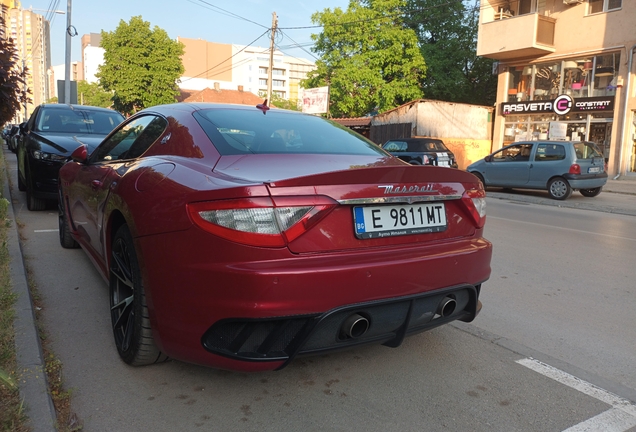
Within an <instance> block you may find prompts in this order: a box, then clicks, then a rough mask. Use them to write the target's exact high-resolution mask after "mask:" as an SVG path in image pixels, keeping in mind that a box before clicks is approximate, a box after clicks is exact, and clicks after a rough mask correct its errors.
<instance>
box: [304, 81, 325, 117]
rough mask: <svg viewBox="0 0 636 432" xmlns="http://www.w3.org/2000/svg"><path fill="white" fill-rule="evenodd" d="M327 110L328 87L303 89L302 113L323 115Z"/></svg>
mask: <svg viewBox="0 0 636 432" xmlns="http://www.w3.org/2000/svg"><path fill="white" fill-rule="evenodd" d="M328 110H329V87H316V88H312V89H303V93H302V111H303V112H304V113H309V114H325V113H326V112H327V111H328Z"/></svg>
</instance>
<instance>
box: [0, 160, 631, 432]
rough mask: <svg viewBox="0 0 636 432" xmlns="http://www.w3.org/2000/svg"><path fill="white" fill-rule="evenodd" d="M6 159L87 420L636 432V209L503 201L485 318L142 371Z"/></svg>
mask: <svg viewBox="0 0 636 432" xmlns="http://www.w3.org/2000/svg"><path fill="white" fill-rule="evenodd" d="M5 158H6V160H7V162H9V166H8V173H9V175H10V176H12V178H13V179H14V181H13V187H14V188H12V191H11V192H12V196H13V199H12V202H13V206H14V211H15V215H16V219H17V221H18V223H19V226H20V227H21V228H20V231H21V236H22V238H23V243H22V250H23V253H24V259H25V262H26V264H27V266H28V267H29V268H30V269H31V271H32V276H33V280H34V281H35V283H36V284H37V286H38V290H39V292H40V295H41V297H42V304H43V311H42V312H43V327H44V328H45V329H46V331H47V333H48V335H49V343H50V345H51V347H52V348H53V350H54V352H55V353H56V354H57V356H58V357H59V358H60V359H61V361H62V363H63V365H64V381H65V383H66V386H67V388H68V389H71V390H72V392H73V399H72V408H73V410H74V412H75V413H76V414H77V416H78V417H79V419H80V420H81V421H82V422H83V425H84V430H86V431H145V430H155V431H177V430H179V431H199V430H206V431H217V430H218V431H233V430H236V431H252V430H253V431H256V430H258V431H280V430H289V431H301V430H302V431H439V430H448V431H468V430H470V431H562V430H568V428H574V429H570V430H599V431H601V430H602V431H606V430H616V431H626V430H631V431H636V405H634V404H633V403H631V402H630V400H631V401H634V400H636V374H635V370H636V368H634V367H633V366H632V367H630V363H631V364H632V365H633V359H634V358H635V357H636V356H635V355H636V348H635V347H634V343H633V341H635V340H636V337H635V336H636V333H635V330H634V326H633V323H634V319H633V312H632V311H633V310H635V306H636V301H635V298H636V296H635V295H634V294H635V293H634V290H635V289H634V283H633V281H634V280H636V278H635V277H634V276H636V266H634V262H635V261H634V258H633V257H634V255H635V253H636V217H633V216H622V215H616V214H609V213H604V212H594V211H587V210H580V209H570V208H563V207H548V206H544V205H537V204H532V203H519V202H515V201H511V200H509V199H497V198H488V215H489V216H488V222H487V229H486V236H487V238H489V239H490V240H491V241H492V242H493V244H494V247H495V249H494V251H495V255H494V259H493V274H492V278H491V280H490V281H489V282H487V283H486V284H484V287H483V291H482V293H483V294H482V301H483V303H484V309H483V310H482V313H481V314H480V316H479V317H478V318H477V319H476V320H475V322H474V323H472V324H463V323H461V324H459V323H458V324H457V325H449V326H445V327H442V328H438V329H435V330H433V331H430V332H427V333H423V334H420V335H417V336H413V337H411V338H408V339H407V340H406V341H405V343H404V344H403V345H402V346H401V347H399V348H397V349H390V348H386V347H382V346H369V347H364V348H360V349H356V350H353V351H346V352H340V353H335V354H329V355H325V356H320V357H312V358H305V359H298V360H296V361H294V362H292V364H291V365H290V366H289V367H287V368H286V369H284V370H282V371H279V372H269V373H257V374H243V373H234V372H225V371H218V370H213V369H207V368H202V367H198V366H194V365H189V364H185V363H181V362H177V361H172V362H168V363H165V364H162V365H155V366H151V367H143V368H132V367H129V366H127V365H125V364H124V363H122V362H121V361H120V360H119V358H118V356H117V352H116V349H115V347H114V343H113V341H112V336H111V330H110V318H109V312H108V292H107V286H106V283H105V282H104V281H103V280H102V279H101V277H100V276H99V275H98V273H97V272H96V271H95V270H94V268H93V266H92V264H91V263H90V261H89V259H88V258H87V257H86V256H85V255H84V253H83V252H82V251H81V250H65V249H62V248H61V247H60V246H59V243H58V233H57V214H56V211H55V210H54V209H49V210H47V211H44V212H29V211H28V210H27V209H26V204H25V196H24V193H20V192H18V191H17V189H16V188H15V157H13V156H12V155H11V154H10V153H7V152H6V151H5ZM535 359H536V360H535ZM610 424H611V425H613V426H614V429H609V425H610Z"/></svg>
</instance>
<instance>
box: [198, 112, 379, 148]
mask: <svg viewBox="0 0 636 432" xmlns="http://www.w3.org/2000/svg"><path fill="white" fill-rule="evenodd" d="M194 117H195V118H196V119H197V121H198V122H199V124H200V125H201V127H202V128H203V130H204V131H205V133H206V134H207V135H208V137H209V138H210V140H211V141H212V142H213V143H214V146H215V147H216V148H217V150H218V151H219V153H220V154H221V155H237V154H246V153H248V154H263V153H301V154H303V153H317V154H352V155H374V156H377V155H378V154H380V155H384V152H382V150H380V149H379V147H377V146H376V145H375V144H373V143H372V142H371V141H368V140H366V139H365V138H364V137H362V136H361V135H358V134H357V133H355V132H353V131H351V130H349V129H347V128H346V127H344V126H341V125H339V124H337V123H334V122H331V121H329V120H325V119H323V118H321V117H316V116H312V115H302V114H299V113H293V112H289V111H283V110H275V109H272V110H270V111H267V113H266V114H263V112H262V111H261V110H258V109H256V108H254V110H244V109H219V108H212V109H207V110H201V111H197V112H195V113H194Z"/></svg>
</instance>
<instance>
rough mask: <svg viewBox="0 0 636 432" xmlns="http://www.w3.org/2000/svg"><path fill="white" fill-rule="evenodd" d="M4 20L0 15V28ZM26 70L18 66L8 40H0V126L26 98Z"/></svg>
mask: <svg viewBox="0 0 636 432" xmlns="http://www.w3.org/2000/svg"><path fill="white" fill-rule="evenodd" d="M3 27H4V19H3V18H2V16H1V15H0V28H3ZM25 73H26V68H25V69H24V70H22V68H21V67H20V66H19V65H18V54H17V50H16V48H15V45H14V44H13V41H11V40H10V39H4V38H0V125H3V124H5V123H8V122H9V121H11V119H12V118H13V117H14V116H15V114H16V112H18V111H19V110H20V106H21V104H23V103H24V102H25V100H26V98H27V95H26V93H25V91H24V88H23V87H24V79H23V78H24V74H25Z"/></svg>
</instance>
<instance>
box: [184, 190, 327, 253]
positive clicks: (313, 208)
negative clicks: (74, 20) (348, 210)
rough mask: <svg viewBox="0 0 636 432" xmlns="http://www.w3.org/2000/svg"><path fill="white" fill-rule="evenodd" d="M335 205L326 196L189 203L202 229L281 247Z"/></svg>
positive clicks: (254, 242) (252, 242)
mask: <svg viewBox="0 0 636 432" xmlns="http://www.w3.org/2000/svg"><path fill="white" fill-rule="evenodd" d="M335 206H336V202H335V201H333V200H331V199H329V198H327V197H315V196H309V197H278V198H274V200H272V199H270V198H242V199H234V200H223V201H208V202H199V203H192V204H188V213H189V214H190V217H191V219H192V221H193V222H194V223H195V224H196V225H197V226H199V227H200V228H202V229H203V230H205V231H207V232H209V233H212V234H214V235H217V236H219V237H223V238H225V239H228V240H231V241H234V242H237V243H242V244H248V245H253V246H265V247H268V246H269V247H281V246H285V245H287V244H288V243H289V242H291V241H293V240H294V239H296V238H298V237H299V236H301V235H302V234H303V233H305V232H306V231H307V230H309V229H310V228H311V227H312V226H314V225H315V224H316V223H317V222H318V221H319V220H320V219H322V218H323V217H324V216H326V215H327V213H328V212H329V211H330V210H331V209H333V208H334V207H335Z"/></svg>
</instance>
